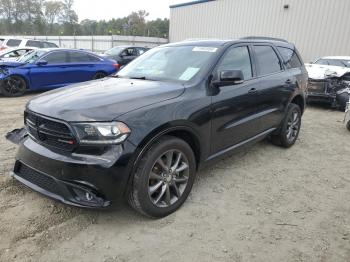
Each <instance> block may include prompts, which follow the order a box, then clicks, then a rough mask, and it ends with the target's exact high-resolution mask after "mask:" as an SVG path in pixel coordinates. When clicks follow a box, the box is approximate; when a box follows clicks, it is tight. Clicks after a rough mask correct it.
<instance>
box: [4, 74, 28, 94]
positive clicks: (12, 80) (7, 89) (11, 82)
mask: <svg viewBox="0 0 350 262" xmlns="http://www.w3.org/2000/svg"><path fill="white" fill-rule="evenodd" d="M0 90H1V93H2V94H3V95H4V96H7V97H17V96H21V95H23V94H24V93H25V92H26V90H27V83H26V81H25V80H24V79H23V78H22V77H20V76H9V77H7V78H6V79H4V80H3V81H2V83H1V86H0Z"/></svg>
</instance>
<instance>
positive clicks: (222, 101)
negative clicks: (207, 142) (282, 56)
mask: <svg viewBox="0 0 350 262" xmlns="http://www.w3.org/2000/svg"><path fill="white" fill-rule="evenodd" d="M251 53H252V51H251V48H250V47H249V46H248V45H241V46H232V47H230V48H229V49H228V50H227V51H226V52H225V54H224V56H223V57H222V58H221V60H220V61H219V63H218V65H217V66H216V68H215V69H214V72H213V78H214V80H215V78H218V77H219V72H220V71H222V70H241V71H242V72H243V75H244V82H243V83H242V84H237V85H229V86H224V87H220V88H218V90H217V92H216V95H213V97H212V132H211V134H212V139H211V141H212V144H211V153H212V154H215V153H218V152H220V151H222V150H225V149H226V148H229V147H231V146H232V145H235V144H238V143H240V142H242V141H245V140H247V139H249V138H250V137H253V136H254V135H256V134H257V132H258V129H257V128H256V116H257V115H258V114H259V110H260V104H261V102H262V101H260V100H259V94H258V89H259V81H257V80H256V79H255V78H254V76H255V68H254V67H253V64H252V57H251ZM211 88H214V87H211Z"/></svg>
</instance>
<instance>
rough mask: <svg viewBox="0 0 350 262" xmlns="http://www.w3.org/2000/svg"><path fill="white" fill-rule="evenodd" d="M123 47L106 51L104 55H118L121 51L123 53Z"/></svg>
mask: <svg viewBox="0 0 350 262" xmlns="http://www.w3.org/2000/svg"><path fill="white" fill-rule="evenodd" d="M124 49H125V47H113V48H111V49H108V50H107V51H106V52H105V54H106V55H119V53H120V52H121V51H123V50H124Z"/></svg>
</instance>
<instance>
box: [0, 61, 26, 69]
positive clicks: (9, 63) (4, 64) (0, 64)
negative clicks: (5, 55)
mask: <svg viewBox="0 0 350 262" xmlns="http://www.w3.org/2000/svg"><path fill="white" fill-rule="evenodd" d="M25 64H26V63H21V62H15V61H3V60H0V67H18V66H22V65H25Z"/></svg>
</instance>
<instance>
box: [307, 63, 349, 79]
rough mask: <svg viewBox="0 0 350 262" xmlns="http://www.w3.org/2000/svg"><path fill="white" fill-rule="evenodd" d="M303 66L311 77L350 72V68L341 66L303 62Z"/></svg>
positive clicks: (317, 77)
mask: <svg viewBox="0 0 350 262" xmlns="http://www.w3.org/2000/svg"><path fill="white" fill-rule="evenodd" d="M305 68H306V70H307V72H308V74H309V78H311V79H327V78H332V77H342V76H344V75H345V74H347V73H350V68H348V67H341V66H329V65H317V64H305Z"/></svg>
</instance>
